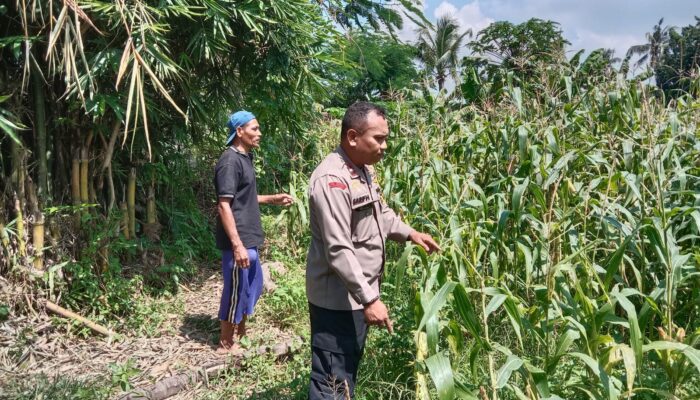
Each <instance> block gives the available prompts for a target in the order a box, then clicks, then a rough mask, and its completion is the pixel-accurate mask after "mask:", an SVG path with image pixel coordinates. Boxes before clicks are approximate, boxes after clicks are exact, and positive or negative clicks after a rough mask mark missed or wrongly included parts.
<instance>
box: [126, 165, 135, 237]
mask: <svg viewBox="0 0 700 400" xmlns="http://www.w3.org/2000/svg"><path fill="white" fill-rule="evenodd" d="M126 206H127V209H128V213H129V236H130V237H132V238H135V237H136V168H133V167H132V168H131V171H130V172H129V184H128V187H127V190H126Z"/></svg>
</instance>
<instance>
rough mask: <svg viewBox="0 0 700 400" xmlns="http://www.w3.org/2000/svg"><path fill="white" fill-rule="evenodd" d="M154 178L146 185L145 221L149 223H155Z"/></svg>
mask: <svg viewBox="0 0 700 400" xmlns="http://www.w3.org/2000/svg"><path fill="white" fill-rule="evenodd" d="M155 185H156V183H155V179H151V185H150V186H149V187H148V200H147V201H146V222H147V223H148V224H149V225H150V224H155V223H156V220H157V218H156V189H155Z"/></svg>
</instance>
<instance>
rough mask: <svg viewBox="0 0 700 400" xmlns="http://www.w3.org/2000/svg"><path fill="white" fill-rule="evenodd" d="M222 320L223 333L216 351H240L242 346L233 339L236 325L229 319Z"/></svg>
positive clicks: (222, 352) (223, 352)
mask: <svg viewBox="0 0 700 400" xmlns="http://www.w3.org/2000/svg"><path fill="white" fill-rule="evenodd" d="M220 322H221V335H220V337H219V348H217V349H216V352H217V353H219V354H226V353H236V352H239V351H240V350H241V346H240V345H239V344H238V343H236V342H234V340H233V333H234V330H235V327H236V325H234V324H232V323H231V322H228V321H220Z"/></svg>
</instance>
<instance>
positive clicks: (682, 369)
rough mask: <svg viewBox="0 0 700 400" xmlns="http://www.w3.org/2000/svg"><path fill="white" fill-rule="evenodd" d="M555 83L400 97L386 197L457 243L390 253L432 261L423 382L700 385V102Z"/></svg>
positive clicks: (666, 390) (504, 387)
mask: <svg viewBox="0 0 700 400" xmlns="http://www.w3.org/2000/svg"><path fill="white" fill-rule="evenodd" d="M545 84H546V85H547V87H546V88H544V89H542V88H540V89H532V88H520V87H517V86H514V85H512V84H511V85H510V86H507V87H505V88H504V89H503V95H502V97H501V99H500V100H498V101H497V102H495V103H493V104H491V105H490V107H474V106H455V105H454V104H451V103H449V102H448V101H447V100H445V99H443V98H434V97H431V96H427V97H422V98H421V99H419V100H413V101H409V102H398V103H395V104H393V105H392V114H393V115H392V117H391V120H392V121H391V122H392V124H393V133H394V137H393V138H392V141H391V146H390V150H389V152H390V155H389V156H388V157H387V158H386V159H385V161H384V162H383V163H382V164H381V166H380V177H381V179H382V184H383V189H384V196H385V197H386V198H387V199H388V201H389V202H390V203H391V205H392V206H393V207H394V208H395V209H396V210H398V211H400V212H401V213H402V214H403V215H404V216H405V217H406V219H408V220H410V222H411V223H412V224H413V225H414V226H416V227H419V228H422V229H425V230H427V231H429V232H431V233H432V234H433V235H435V236H436V237H438V238H439V239H440V242H441V244H442V246H443V252H442V253H441V254H439V255H437V256H430V257H428V256H427V255H425V254H423V253H422V252H421V251H419V250H415V249H410V248H409V250H407V251H405V252H404V253H397V254H395V255H394V258H396V259H399V262H397V263H396V266H395V268H394V269H393V270H389V273H390V274H392V275H393V277H392V278H393V279H394V280H393V282H394V283H395V284H401V281H402V280H405V279H404V278H403V276H404V273H405V271H406V270H407V269H413V270H416V271H419V275H420V276H421V278H420V286H419V288H418V294H417V296H416V307H417V310H418V312H417V314H416V328H417V329H416V331H415V337H414V343H415V347H416V349H415V352H416V365H415V376H414V379H415V382H414V383H415V394H416V396H417V398H421V399H424V398H431V397H438V398H440V399H453V398H480V399H494V400H495V399H497V398H521V399H545V398H549V399H556V398H592V399H598V398H607V399H616V398H631V397H633V396H634V397H635V398H643V399H644V398H687V397H688V396H698V395H700V379H699V378H698V377H699V376H700V374H699V370H700V350H698V344H699V343H700V329H698V327H699V324H698V323H697V322H696V321H697V317H698V305H699V304H700V293H699V290H700V285H699V283H700V280H699V278H698V272H699V271H698V268H699V267H700V246H699V244H700V237H699V236H698V235H699V233H700V180H699V178H698V172H700V161H699V160H700V131H699V130H698V123H699V122H700V111H699V110H700V101H698V100H697V99H696V98H693V97H691V96H688V97H685V98H681V99H678V100H677V101H673V102H671V103H670V104H668V105H667V104H666V103H665V100H664V99H663V98H662V97H660V95H659V94H658V93H657V92H656V91H655V89H654V88H653V87H648V86H645V85H642V84H639V83H636V82H628V81H625V80H615V79H611V80H609V81H607V82H598V83H597V84H596V85H593V86H589V87H584V86H582V87H576V86H575V85H572V79H571V77H570V76H568V74H566V73H561V74H560V75H555V76H550V77H549V79H548V81H547V82H545ZM390 258H391V257H390ZM403 284H404V285H405V284H406V283H403Z"/></svg>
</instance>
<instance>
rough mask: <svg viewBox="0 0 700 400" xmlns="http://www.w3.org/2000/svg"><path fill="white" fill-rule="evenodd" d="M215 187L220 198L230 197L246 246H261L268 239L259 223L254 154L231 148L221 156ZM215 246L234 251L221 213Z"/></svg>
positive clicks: (237, 226) (238, 228)
mask: <svg viewBox="0 0 700 400" xmlns="http://www.w3.org/2000/svg"><path fill="white" fill-rule="evenodd" d="M214 187H215V188H216V196H217V200H218V199H219V198H222V197H225V198H230V199H231V201H230V204H231V210H233V218H234V219H235V220H236V230H237V231H238V236H240V238H241V242H243V246H245V247H246V248H251V247H258V246H261V245H262V244H263V242H264V241H265V236H264V234H263V230H262V224H261V222H260V205H259V204H258V190H257V187H256V183H255V168H254V166H253V157H252V155H251V154H245V153H241V152H239V151H238V150H236V149H235V148H233V147H229V148H228V149H226V151H224V154H222V155H221V158H219V162H218V163H216V168H215V170H214ZM216 247H217V248H219V249H220V250H231V239H229V237H228V235H227V234H226V231H225V230H224V226H223V224H222V223H221V216H217V218H216Z"/></svg>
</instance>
